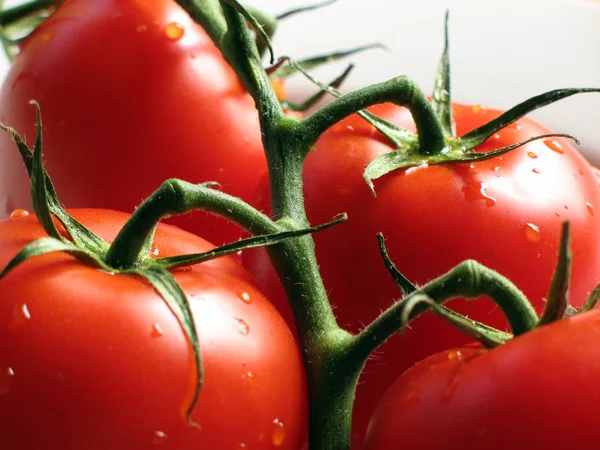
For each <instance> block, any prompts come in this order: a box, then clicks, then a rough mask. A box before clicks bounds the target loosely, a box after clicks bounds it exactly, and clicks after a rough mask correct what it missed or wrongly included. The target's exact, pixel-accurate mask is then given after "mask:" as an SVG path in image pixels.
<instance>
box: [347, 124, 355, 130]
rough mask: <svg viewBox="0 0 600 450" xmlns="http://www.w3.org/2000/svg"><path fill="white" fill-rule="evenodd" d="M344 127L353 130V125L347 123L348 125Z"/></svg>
mask: <svg viewBox="0 0 600 450" xmlns="http://www.w3.org/2000/svg"><path fill="white" fill-rule="evenodd" d="M346 129H347V130H348V131H354V127H353V126H352V125H348V126H347V127H346Z"/></svg>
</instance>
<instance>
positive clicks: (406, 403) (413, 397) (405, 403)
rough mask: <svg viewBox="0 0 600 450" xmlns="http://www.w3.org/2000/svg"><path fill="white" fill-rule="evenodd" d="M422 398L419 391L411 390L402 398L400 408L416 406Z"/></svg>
mask: <svg viewBox="0 0 600 450" xmlns="http://www.w3.org/2000/svg"><path fill="white" fill-rule="evenodd" d="M422 398H423V396H422V395H421V393H420V392H419V391H416V390H412V391H409V392H408V394H406V395H405V396H404V398H403V399H402V408H408V407H410V406H412V405H416V404H417V403H419V402H420V401H421V400H422Z"/></svg>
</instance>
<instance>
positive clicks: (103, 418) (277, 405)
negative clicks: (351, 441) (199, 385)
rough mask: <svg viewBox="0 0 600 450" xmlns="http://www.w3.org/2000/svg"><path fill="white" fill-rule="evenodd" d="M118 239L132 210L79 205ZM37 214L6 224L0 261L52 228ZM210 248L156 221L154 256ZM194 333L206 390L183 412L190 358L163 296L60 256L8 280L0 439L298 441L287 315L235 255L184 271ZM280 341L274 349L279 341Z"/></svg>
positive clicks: (282, 444)
mask: <svg viewBox="0 0 600 450" xmlns="http://www.w3.org/2000/svg"><path fill="white" fill-rule="evenodd" d="M71 212H72V214H73V215H74V216H75V217H76V218H77V219H78V220H80V221H82V222H83V223H84V224H85V225H87V226H88V227H90V228H91V229H92V230H93V231H95V232H96V233H98V234H99V235H100V236H101V237H103V238H105V239H107V240H111V239H112V238H114V236H115V235H116V233H117V231H118V230H119V229H120V227H121V226H122V225H123V223H124V221H125V219H126V218H127V216H126V215H125V214H122V213H116V212H112V211H106V210H92V209H89V210H72V211H71ZM31 217H32V216H29V217H21V218H14V219H9V220H5V221H1V222H0V267H4V266H5V265H6V264H7V262H8V261H9V260H10V259H11V258H12V257H13V256H14V255H15V254H16V253H17V251H18V250H20V249H21V248H22V247H23V246H24V245H25V244H27V243H28V242H31V241H32V240H34V239H37V238H40V237H43V236H44V232H43V230H42V228H41V227H40V225H39V224H38V222H37V221H36V220H34V219H32V218H31ZM210 248H212V245H209V244H208V243H207V242H206V241H204V240H203V239H200V238H198V237H196V236H194V235H192V234H190V233H187V232H184V231H182V230H180V229H178V228H176V227H173V226H169V225H160V226H159V227H158V230H157V233H156V239H155V243H154V250H153V253H154V254H158V255H160V256H172V255H176V254H182V253H195V252H202V251H206V250H208V249H210ZM174 275H175V277H176V279H177V280H178V282H179V283H180V285H181V286H182V288H183V289H184V291H185V292H186V294H187V296H188V298H189V301H190V306H191V309H192V313H193V316H194V318H195V322H196V326H197V329H198V333H199V340H200V347H201V353H202V357H203V362H204V364H203V365H204V375H205V380H204V387H203V389H202V391H201V393H200V399H199V402H198V404H197V406H196V408H195V409H194V411H193V413H192V416H191V417H192V420H193V421H194V422H196V423H197V424H198V425H199V426H200V429H196V428H193V427H191V426H190V425H189V424H188V422H187V421H186V418H185V410H186V409H187V407H188V406H189V404H190V401H191V398H192V395H193V392H194V388H195V382H196V377H195V373H196V372H195V366H194V365H193V359H192V356H191V350H190V346H189V344H188V341H187V340H186V338H185V337H184V333H183V331H182V329H181V327H180V325H179V324H178V322H177V320H176V319H175V318H174V316H173V314H172V313H171V312H170V310H169V308H168V307H167V306H166V304H165V302H164V301H163V300H162V299H161V298H160V297H159V296H158V294H157V293H156V292H155V290H154V289H153V288H152V287H151V286H150V285H149V284H148V283H146V282H145V281H144V280H142V279H141V278H139V277H137V276H127V275H114V274H111V273H107V272H103V271H101V270H98V269H95V268H93V267H90V266H88V265H86V264H84V263H82V262H80V261H79V260H76V259H74V258H73V257H71V256H68V255H66V254H64V253H53V254H48V255H44V256H41V257H36V258H33V259H30V260H29V261H26V262H25V263H24V264H23V265H22V266H20V267H18V268H16V269H15V270H14V271H12V272H11V273H9V274H8V275H7V276H6V277H5V278H4V279H2V280H0V442H1V443H2V448H6V449H10V450H32V449H36V450H58V449H60V450H81V449H86V450H107V449H110V450H142V449H154V448H156V447H158V446H160V448H166V449H176V450H188V449H189V450H192V449H193V450H197V449H202V448H205V449H234V448H244V447H245V448H252V449H275V448H277V449H290V450H291V449H294V450H296V449H299V448H300V447H301V446H302V445H303V443H304V442H305V441H306V438H307V392H306V382H305V378H304V371H303V366H302V359H301V356H300V352H299V350H298V347H297V345H296V343H295V342H294V339H293V337H292V334H291V332H290V330H289V328H288V326H287V325H286V324H285V322H284V320H283V319H282V318H281V316H280V315H279V314H278V313H277V312H276V310H275V309H274V308H273V307H272V305H271V304H270V303H269V302H268V300H267V299H265V297H263V295H262V294H261V293H260V292H259V291H258V290H257V288H256V287H255V285H254V283H253V282H252V280H251V278H250V277H249V275H248V273H247V272H246V271H245V270H244V269H243V268H242V267H241V266H240V265H239V264H237V263H235V262H234V261H233V260H231V259H230V258H222V259H218V260H215V261H212V262H207V263H203V264H199V265H195V266H193V267H191V268H190V269H179V270H176V271H175V272H174ZM275 343H276V345H275Z"/></svg>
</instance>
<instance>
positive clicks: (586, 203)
mask: <svg viewBox="0 0 600 450" xmlns="http://www.w3.org/2000/svg"><path fill="white" fill-rule="evenodd" d="M585 207H586V208H587V210H588V212H589V213H590V214H591V215H592V216H593V215H594V214H595V213H596V209H595V208H594V205H592V204H591V203H590V202H585Z"/></svg>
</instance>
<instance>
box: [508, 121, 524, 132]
mask: <svg viewBox="0 0 600 450" xmlns="http://www.w3.org/2000/svg"><path fill="white" fill-rule="evenodd" d="M507 128H513V129H515V130H517V131H519V130H520V129H521V128H523V127H522V126H521V125H519V123H518V122H513V123H511V124H510V125H509V126H508V127H507Z"/></svg>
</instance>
